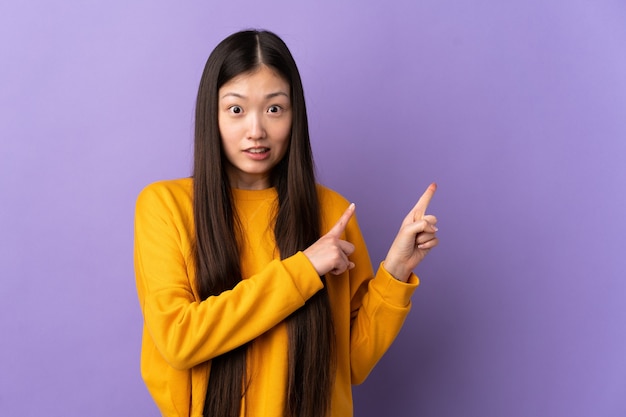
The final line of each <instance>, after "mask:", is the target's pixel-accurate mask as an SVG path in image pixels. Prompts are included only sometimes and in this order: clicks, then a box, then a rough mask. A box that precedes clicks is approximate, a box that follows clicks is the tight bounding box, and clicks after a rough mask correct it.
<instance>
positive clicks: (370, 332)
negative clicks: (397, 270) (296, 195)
mask: <svg viewBox="0 0 626 417" xmlns="http://www.w3.org/2000/svg"><path fill="white" fill-rule="evenodd" d="M323 191H326V193H325V196H326V197H325V200H324V201H325V203H326V204H327V205H328V206H327V209H328V208H329V207H330V210H329V212H327V214H328V215H329V216H330V219H338V218H339V216H340V215H341V213H343V211H344V210H345V209H346V208H347V207H348V204H349V203H348V201H347V200H345V199H344V198H343V197H341V196H340V195H339V194H337V193H335V192H333V191H330V192H329V191H327V190H323ZM357 211H358V206H357ZM330 219H329V220H327V223H329V224H332V223H331V220H330ZM345 239H346V240H348V241H349V242H351V243H352V244H353V245H354V246H355V251H354V253H353V254H352V255H351V256H350V259H351V260H352V262H354V264H355V267H354V268H353V269H352V270H350V271H349V272H348V274H349V276H348V279H349V282H350V374H351V375H350V379H351V383H352V384H354V385H357V384H360V383H362V382H363V381H364V380H365V378H366V377H367V375H369V373H370V372H371V370H372V369H373V368H374V366H375V365H376V363H377V362H378V361H379V360H380V358H381V357H382V356H383V354H384V353H385V352H386V351H387V349H388V348H389V346H391V343H392V342H393V341H394V340H395V338H396V336H397V335H398V333H399V332H400V329H401V328H402V325H403V324H404V320H405V318H406V316H407V315H408V313H409V311H410V309H411V296H412V294H413V292H414V291H415V289H416V288H417V286H418V284H419V279H418V278H417V276H415V275H414V274H412V275H411V277H410V279H409V281H408V282H401V281H398V280H396V279H395V278H393V276H392V275H391V274H389V273H388V272H387V271H386V270H385V269H384V268H383V267H382V263H381V265H380V266H379V268H378V270H377V272H376V274H375V275H374V271H373V269H372V264H371V261H370V257H369V253H368V251H367V247H366V245H365V241H364V239H363V236H362V234H361V230H360V228H359V226H358V222H357V220H356V216H354V217H353V218H352V219H351V220H350V222H349V223H348V225H347V227H346V230H345Z"/></svg>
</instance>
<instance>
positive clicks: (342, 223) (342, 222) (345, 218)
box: [327, 203, 355, 237]
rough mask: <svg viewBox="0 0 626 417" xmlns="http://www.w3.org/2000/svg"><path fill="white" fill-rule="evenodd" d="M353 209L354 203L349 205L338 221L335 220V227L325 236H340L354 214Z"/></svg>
mask: <svg viewBox="0 0 626 417" xmlns="http://www.w3.org/2000/svg"><path fill="white" fill-rule="evenodd" d="M354 209H355V206H354V203H352V204H350V205H349V206H348V208H347V209H346V211H344V212H343V214H342V215H341V217H340V218H339V220H337V223H335V225H334V226H333V227H332V229H330V230H329V231H328V233H327V234H329V235H334V236H335V237H339V236H341V234H342V233H343V231H344V230H345V229H346V226H347V225H348V222H349V221H350V218H351V217H352V215H353V214H354Z"/></svg>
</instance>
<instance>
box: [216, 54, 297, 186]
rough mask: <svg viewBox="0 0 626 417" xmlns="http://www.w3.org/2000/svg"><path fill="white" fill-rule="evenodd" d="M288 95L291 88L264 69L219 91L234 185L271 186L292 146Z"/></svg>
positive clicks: (224, 143) (220, 117) (225, 146)
mask: <svg viewBox="0 0 626 417" xmlns="http://www.w3.org/2000/svg"><path fill="white" fill-rule="evenodd" d="M289 93H290V88H289V84H288V83H287V82H286V81H285V80H284V79H283V78H282V77H280V76H279V75H278V73H277V72H276V71H274V70H273V69H271V68H269V67H267V66H265V65H262V66H261V67H260V68H259V69H257V70H254V71H252V72H247V73H243V74H240V75H238V76H237V77H235V78H233V79H232V80H230V81H228V82H227V83H226V84H224V85H223V86H222V87H221V88H220V90H219V93H218V94H219V97H218V123H219V129H220V134H221V137H222V147H223V149H224V153H225V155H226V158H227V160H228V165H227V173H228V177H229V180H230V185H231V187H233V188H241V189H248V190H260V189H265V188H269V187H270V185H271V184H270V173H271V172H272V169H273V168H274V167H275V166H276V164H278V162H280V160H281V159H282V158H283V157H284V156H285V152H286V151H287V147H288V146H289V138H290V136H291V118H292V111H291V99H290V95H289Z"/></svg>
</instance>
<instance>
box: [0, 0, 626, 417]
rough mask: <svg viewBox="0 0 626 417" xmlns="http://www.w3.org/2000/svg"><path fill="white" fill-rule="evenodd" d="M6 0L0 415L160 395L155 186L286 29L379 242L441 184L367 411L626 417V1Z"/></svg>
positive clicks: (316, 126) (318, 134)
mask: <svg viewBox="0 0 626 417" xmlns="http://www.w3.org/2000/svg"><path fill="white" fill-rule="evenodd" d="M383 3H385V2H376V1H365V2H354V3H352V4H345V5H344V4H342V3H341V2H337V1H331V0H328V1H321V2H320V1H315V2H313V1H311V2H309V3H308V4H307V5H297V4H299V3H294V2H289V1H282V2H258V1H240V2H234V3H228V4H221V3H220V5H219V6H216V5H211V3H210V2H200V1H189V2H180V5H174V4H175V3H174V2H166V1H134V2H127V1H113V2H111V1H109V2H83V1H63V2H50V1H42V0H39V1H31V2H3V3H2V4H1V5H0V146H1V148H0V198H1V201H2V203H1V204H0V265H2V267H1V269H0V271H1V272H0V273H1V280H0V334H1V336H0V415H1V416H23V417H29V416H38V415H41V414H42V413H44V414H46V415H49V416H85V415H90V416H94V417H99V416H102V417H104V416H107V417H108V416H131V415H132V416H156V415H157V411H156V408H155V406H154V405H153V404H152V401H151V399H150V397H149V396H148V394H147V392H146V390H145V388H144V386H143V383H142V381H141V378H140V375H139V346H140V330H141V315H140V311H139V307H138V303H137V298H136V293H135V287H134V275H133V265H132V224H133V208H134V200H135V197H136V195H137V193H138V192H139V190H140V189H141V188H142V187H143V186H144V185H146V184H147V183H149V182H151V181H154V180H157V179H162V178H172V177H180V176H186V175H189V173H190V165H191V162H190V161H191V149H192V147H191V140H192V139H191V132H192V109H193V101H194V97H195V92H196V87H197V84H198V79H199V77H200V73H201V71H202V67H203V65H204V61H205V59H206V57H207V55H208V53H209V52H210V51H211V49H212V48H213V47H214V46H215V44H216V43H217V42H218V41H219V40H220V39H221V38H223V37H224V36H226V35H228V34H230V33H231V32H233V31H236V30H239V29H242V28H246V27H265V28H269V29H272V30H274V31H276V32H277V33H278V34H280V35H281V36H283V38H284V39H285V40H286V41H287V43H288V44H289V45H290V47H291V49H292V51H293V53H294V55H295V57H296V59H297V61H298V63H299V65H300V68H301V71H302V75H303V79H304V83H305V89H306V93H307V99H308V104H309V113H310V119H311V129H312V135H313V140H314V150H315V152H316V156H317V165H318V169H319V174H320V179H321V180H322V181H323V182H324V183H326V184H327V185H329V186H331V187H333V188H335V189H337V190H338V191H340V192H342V193H344V194H345V195H346V196H347V197H348V198H349V199H351V200H353V201H355V202H356V203H357V207H358V208H357V213H358V216H359V221H360V223H361V224H362V227H363V231H364V233H365V236H366V239H367V240H368V242H369V245H370V246H369V248H370V252H371V255H372V258H373V260H374V262H375V263H377V262H378V261H379V260H380V259H382V257H383V256H384V254H385V253H386V247H387V245H388V244H389V243H390V241H391V239H392V237H393V235H394V233H395V230H396V228H397V226H398V225H399V222H400V220H401V218H402V217H403V216H404V214H405V212H406V211H408V210H409V209H410V207H411V206H412V205H413V203H414V201H415V199H416V198H417V197H418V196H419V194H420V193H421V192H422V190H423V189H424V188H425V187H426V185H427V184H428V183H429V182H430V181H437V182H438V184H439V186H440V189H439V191H438V194H437V195H436V196H435V199H434V200H433V203H432V212H433V213H436V214H437V215H438V217H439V219H440V237H441V244H440V247H439V248H437V250H436V251H434V252H433V253H432V254H431V255H430V257H429V258H428V259H427V261H426V262H425V263H424V264H423V265H421V266H420V267H419V268H418V271H417V272H418V274H420V275H421V276H422V278H423V284H422V286H421V287H420V289H419V290H418V291H417V292H416V294H415V296H414V308H413V311H412V313H411V315H410V317H409V319H408V320H407V323H406V326H405V327H404V329H403V331H402V332H401V334H400V336H399V338H398V340H397V341H396V343H395V344H394V345H393V346H392V348H391V350H390V351H389V352H388V354H387V355H386V356H385V357H384V358H383V360H382V361H381V363H380V364H379V365H378V367H377V368H376V369H375V371H374V372H373V373H372V375H371V376H370V378H369V379H368V381H367V382H366V383H365V384H364V385H362V386H360V387H357V388H356V389H355V397H356V405H355V408H356V414H357V415H358V416H361V417H367V416H380V415H398V416H399V415H411V416H412V415H415V416H437V417H456V416H488V417H489V416H508V417H527V416H550V417H553V416H567V417H577V416H580V417H583V416H584V417H588V416H605V417H618V416H624V415H626V395H624V393H625V391H626V354H625V352H626V307H625V306H626V302H625V298H626V297H625V295H626V280H625V279H624V278H625V276H626V274H625V273H624V271H625V270H626V256H625V255H624V253H623V252H624V250H625V249H626V218H625V215H624V213H625V212H626V192H625V191H624V188H625V184H626V48H625V47H624V45H626V23H625V22H626V4H625V3H624V2H623V1H610V0H598V1H594V2H588V1H566V0H560V1H559V0H550V1H536V0H531V1H515V2H501V1H496V0H491V1H479V2H476V1H475V2H467V1H460V0H445V1H442V0H437V1H435V0H427V1H421V2H412V1H408V0H407V1H398V2H395V3H396V4H395V5H393V6H392V5H390V3H389V2H386V4H383Z"/></svg>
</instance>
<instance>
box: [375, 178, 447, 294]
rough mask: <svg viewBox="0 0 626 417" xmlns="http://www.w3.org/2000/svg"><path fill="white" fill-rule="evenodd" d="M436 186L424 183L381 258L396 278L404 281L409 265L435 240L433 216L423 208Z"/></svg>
mask: <svg viewBox="0 0 626 417" xmlns="http://www.w3.org/2000/svg"><path fill="white" fill-rule="evenodd" d="M436 190H437V185H436V184H434V183H433V184H430V186H428V188H427V189H426V191H425V192H424V194H422V196H421V197H420V199H419V200H418V202H417V204H416V205H415V207H413V209H412V210H411V211H410V212H409V214H408V215H407V216H406V217H405V218H404V220H403V221H402V225H401V226H400V231H399V232H398V234H397V235H396V238H395V239H394V241H393V243H392V244H391V247H390V248H389V252H388V253H387V257H386V258H385V262H384V267H385V269H386V270H387V272H389V273H390V274H391V275H393V276H394V278H396V279H398V280H400V281H405V282H406V281H407V280H408V279H409V276H410V275H411V272H412V271H413V269H415V267H416V266H417V265H418V264H419V263H420V262H421V261H422V259H424V257H425V256H426V255H427V254H428V252H430V250H431V249H432V248H434V247H435V246H437V243H439V240H438V239H437V236H436V234H435V233H436V232H437V227H436V226H435V225H436V224H437V218H436V217H435V216H432V215H426V209H427V208H428V204H429V203H430V200H431V199H432V198H433V195H434V194H435V191H436Z"/></svg>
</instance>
